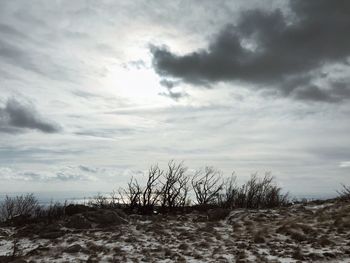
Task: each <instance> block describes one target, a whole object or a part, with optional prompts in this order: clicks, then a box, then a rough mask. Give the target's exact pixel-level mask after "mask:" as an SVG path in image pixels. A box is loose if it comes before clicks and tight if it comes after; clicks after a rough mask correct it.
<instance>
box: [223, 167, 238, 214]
mask: <svg viewBox="0 0 350 263" xmlns="http://www.w3.org/2000/svg"><path fill="white" fill-rule="evenodd" d="M236 180H237V177H236V176H235V173H234V172H233V173H232V175H231V176H230V177H229V178H226V179H225V180H224V182H223V192H222V193H220V194H219V196H218V198H219V200H218V204H219V205H220V206H221V207H224V208H229V209H232V208H235V206H236V200H237V196H238V193H239V188H238V186H237V182H236Z"/></svg>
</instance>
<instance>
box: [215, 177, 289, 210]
mask: <svg viewBox="0 0 350 263" xmlns="http://www.w3.org/2000/svg"><path fill="white" fill-rule="evenodd" d="M225 185H226V187H225V189H224V192H223V193H221V194H220V195H219V204H220V205H221V206H223V207H227V208H234V207H235V208H252V209H259V208H273V207H279V206H284V205H287V204H288V203H289V197H288V194H282V193H281V191H282V189H281V188H280V187H278V186H276V185H275V183H274V178H273V177H272V176H271V175H270V174H269V173H267V174H265V176H264V177H263V178H258V176H257V174H254V175H252V176H251V178H250V180H249V181H248V182H247V183H245V184H243V185H242V186H240V187H239V186H237V185H236V177H231V178H229V179H227V181H226V183H225Z"/></svg>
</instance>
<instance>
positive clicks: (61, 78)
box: [0, 0, 350, 194]
mask: <svg viewBox="0 0 350 263" xmlns="http://www.w3.org/2000/svg"><path fill="white" fill-rule="evenodd" d="M349 32H350V1H347V0H338V1H331V0H308V1H304V0H294V1H291V2H289V1H254V0H251V1H246V0H240V1H238V0H237V1H231V0H230V1H224V0H222V1H211V0H205V1H187V0H186V1H185V0H183V1H181V0H176V1H161V0H159V1H146V0H134V1H129V0H125V1H108V0H105V1H89V0H82V1H78V0H77V1H69V0H67V1H59V0H57V1H46V0H42V1H36V0H34V1H26V0H23V1H18V0H7V1H6V0H4V1H1V2H0V80H1V83H0V179H1V183H0V192H10V191H16V192H17V191H59V190H80V191H111V190H113V189H115V188H117V187H118V186H120V185H124V184H125V182H126V181H127V180H128V179H129V178H130V176H131V175H134V176H135V177H136V178H141V176H142V172H144V171H146V170H147V169H148V167H149V166H150V165H151V164H154V163H159V164H160V165H161V166H162V165H164V164H166V162H167V161H169V160H170V159H175V160H178V161H181V160H184V161H185V164H186V165H187V166H189V167H190V168H191V169H197V168H199V167H202V166H204V165H213V166H216V167H218V168H220V169H221V170H222V171H223V172H224V173H225V174H226V175H227V176H228V175H230V174H231V172H232V171H235V172H236V174H237V175H238V177H239V178H240V180H242V181H244V180H246V179H247V178H249V176H250V174H252V173H255V172H259V173H260V174H262V175H263V174H264V173H265V172H266V171H271V172H272V174H273V175H274V176H275V177H276V179H277V181H278V183H279V185H281V186H282V187H284V188H285V189H286V190H288V191H290V192H291V193H293V194H334V193H335V191H336V190H337V189H339V187H340V183H345V184H350V136H349V134H350V121H349V113H350V108H349V106H350V86H349V83H350V74H349V73H350V34H349Z"/></svg>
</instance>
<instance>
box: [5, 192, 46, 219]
mask: <svg viewBox="0 0 350 263" xmlns="http://www.w3.org/2000/svg"><path fill="white" fill-rule="evenodd" d="M39 208H40V207H39V203H38V200H37V199H36V198H35V196H34V195H33V194H26V195H20V196H16V197H9V196H7V195H6V197H5V200H4V201H2V202H1V203H0V219H1V221H8V220H11V219H13V218H14V217H17V216H25V217H32V216H34V215H35V212H36V211H38V209H39Z"/></svg>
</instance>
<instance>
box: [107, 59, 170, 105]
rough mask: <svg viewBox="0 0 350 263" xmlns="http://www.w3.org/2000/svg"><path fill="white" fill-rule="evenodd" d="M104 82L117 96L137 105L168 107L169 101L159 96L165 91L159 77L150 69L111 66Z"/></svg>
mask: <svg viewBox="0 0 350 263" xmlns="http://www.w3.org/2000/svg"><path fill="white" fill-rule="evenodd" d="M103 82H104V83H105V87H106V88H108V89H110V90H112V91H113V93H115V95H116V96H120V97H125V98H127V99H128V100H130V101H131V102H132V103H135V104H137V105H150V104H153V105H154V103H157V105H158V106H160V105H162V106H165V105H167V100H164V98H161V96H159V93H161V92H162V91H164V88H163V87H162V86H160V84H159V77H158V76H157V75H156V73H155V72H154V71H153V70H152V69H150V68H147V67H144V66H142V67H141V68H136V67H133V66H130V67H125V66H121V65H111V66H109V67H108V73H107V75H106V77H104V79H103Z"/></svg>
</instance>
